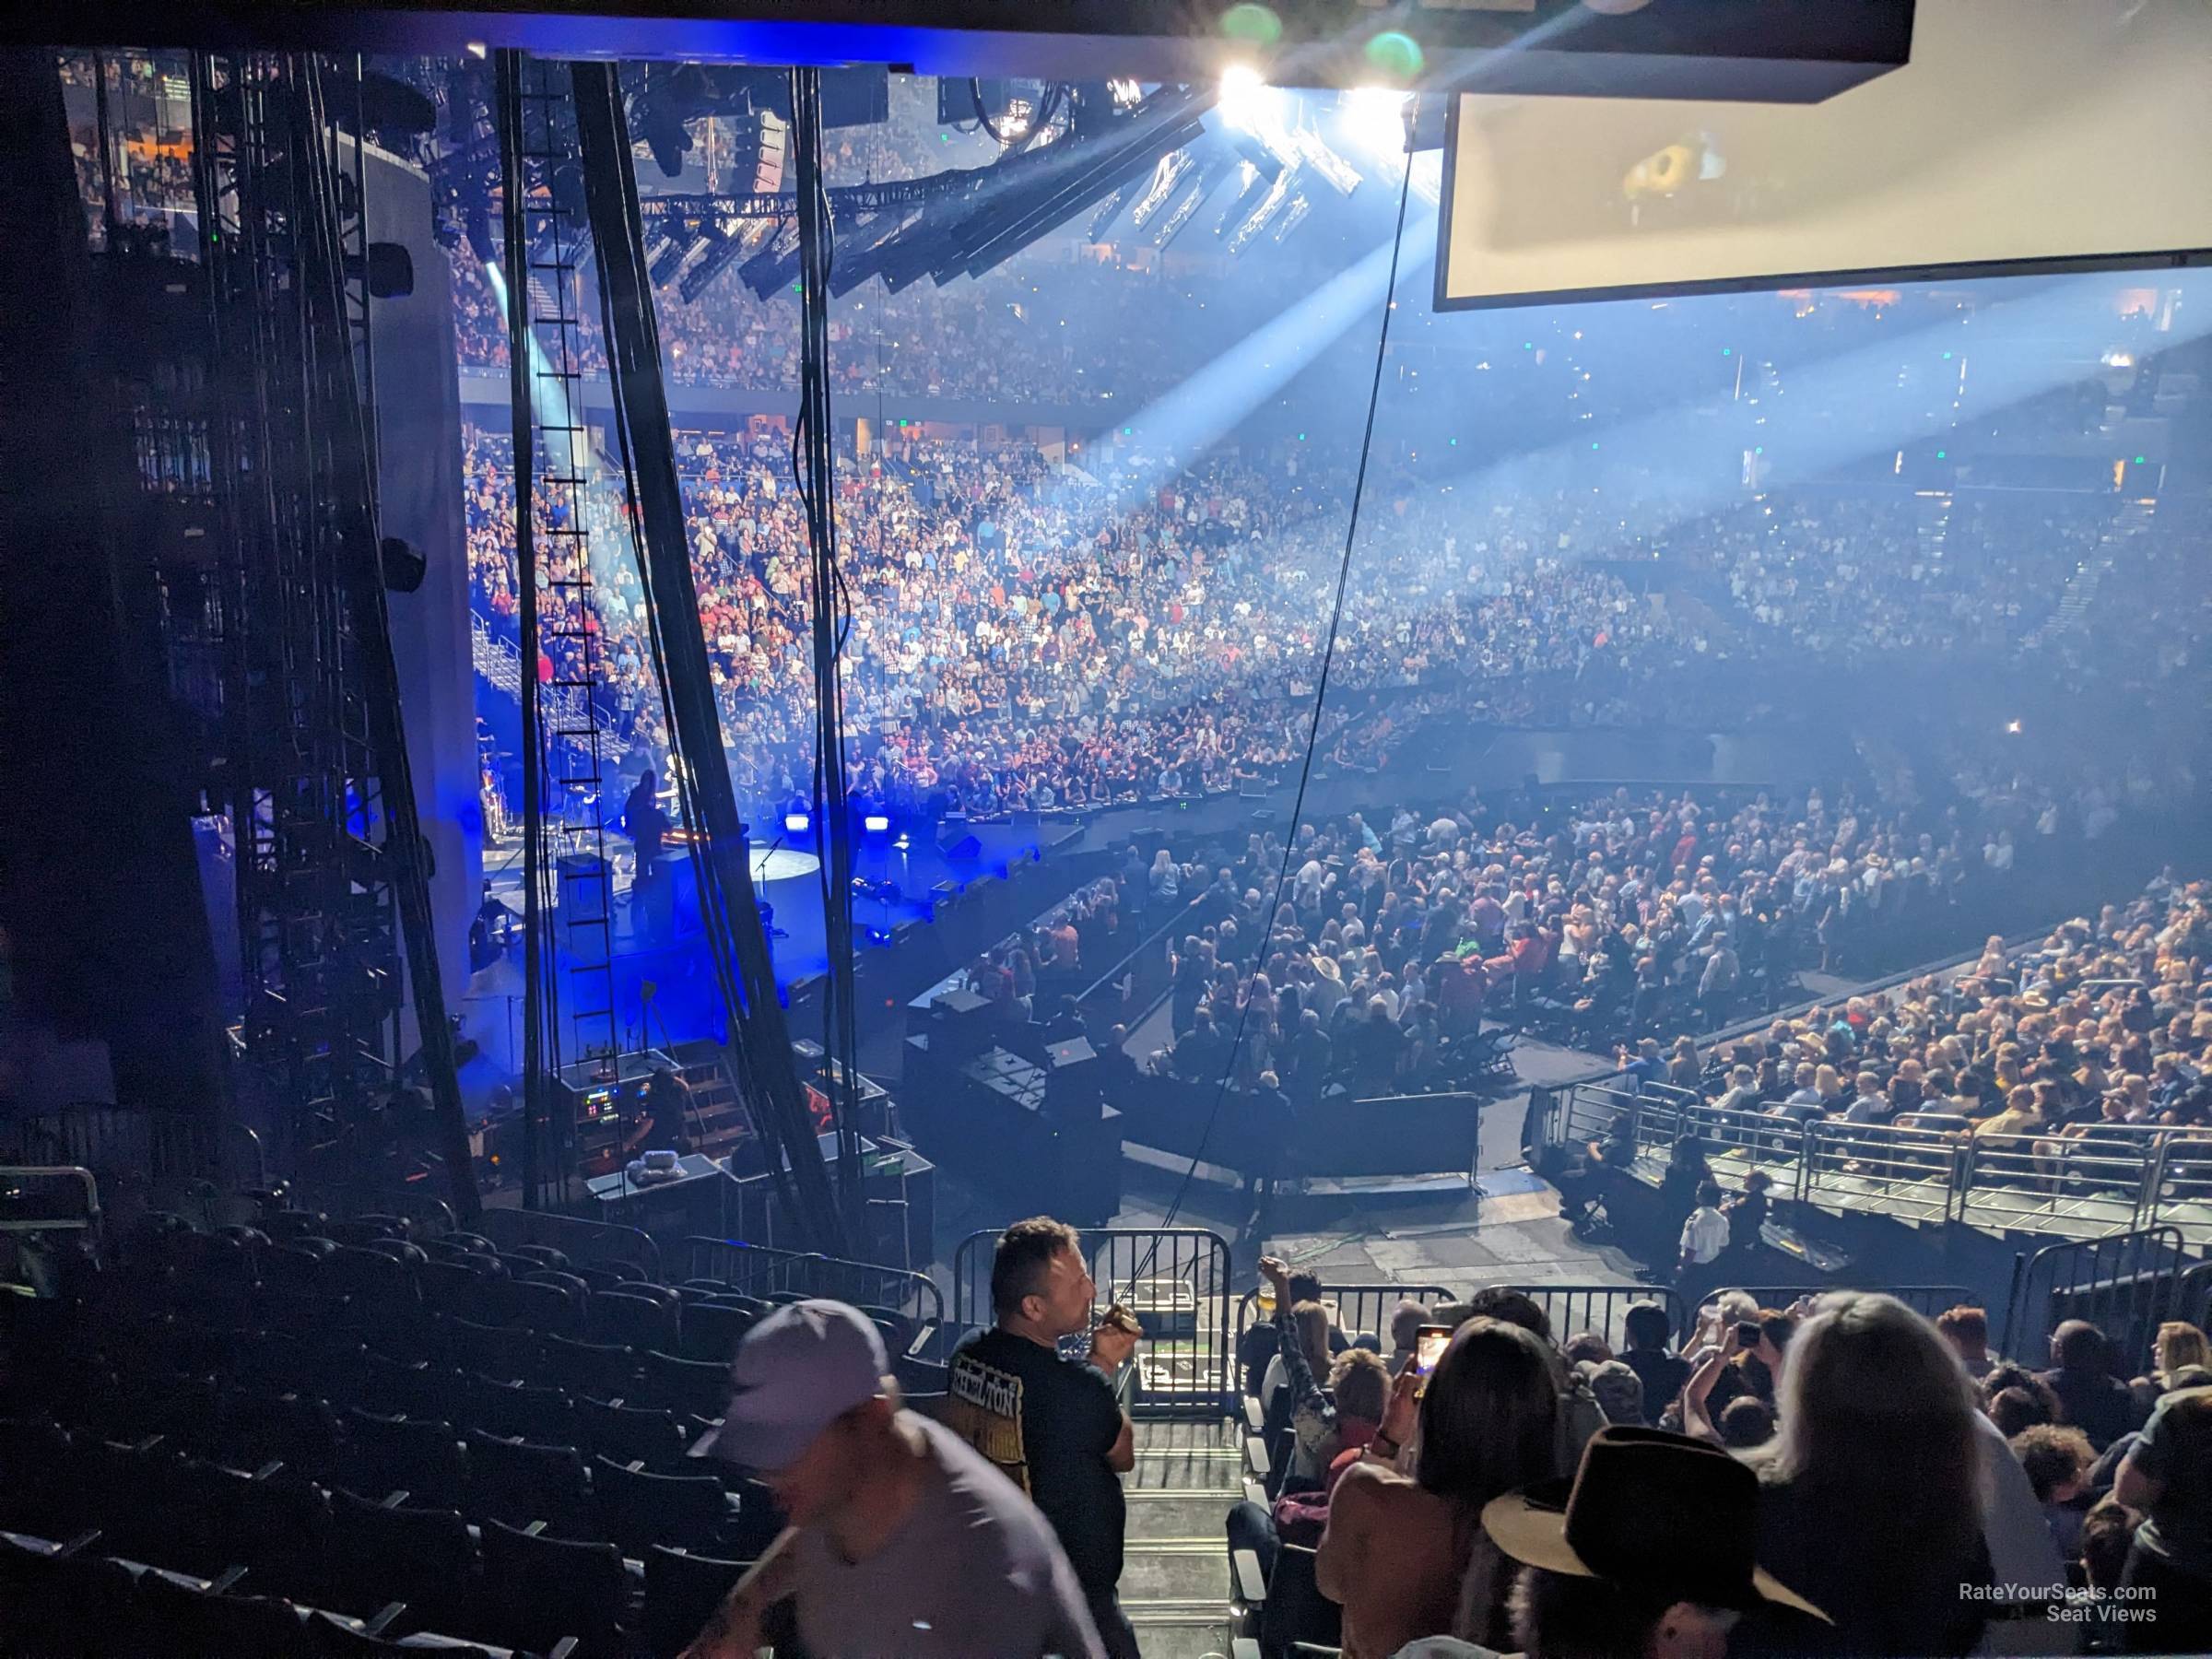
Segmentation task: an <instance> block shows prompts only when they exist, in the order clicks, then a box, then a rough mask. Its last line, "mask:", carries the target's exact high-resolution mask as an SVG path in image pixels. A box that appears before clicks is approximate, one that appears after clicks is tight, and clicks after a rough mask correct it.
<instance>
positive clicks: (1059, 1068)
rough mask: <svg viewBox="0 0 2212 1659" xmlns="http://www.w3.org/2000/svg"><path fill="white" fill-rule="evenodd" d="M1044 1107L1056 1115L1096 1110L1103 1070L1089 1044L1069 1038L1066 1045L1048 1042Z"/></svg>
mask: <svg viewBox="0 0 2212 1659" xmlns="http://www.w3.org/2000/svg"><path fill="white" fill-rule="evenodd" d="M1044 1065H1045V1072H1044V1106H1045V1110H1046V1111H1047V1112H1061V1111H1064V1110H1066V1109H1068V1108H1080V1107H1085V1106H1088V1107H1090V1108H1092V1109H1093V1110H1094V1111H1095V1110H1096V1108H1097V1105H1098V1101H1099V1099H1100V1090H1101V1088H1102V1086H1103V1083H1104V1075H1103V1074H1104V1071H1105V1068H1104V1067H1103V1066H1101V1065H1100V1064H1099V1053H1098V1051H1097V1050H1096V1049H1094V1048H1092V1047H1091V1046H1090V1042H1089V1040H1088V1038H1083V1037H1070V1038H1069V1039H1068V1040H1067V1041H1065V1042H1048V1043H1047V1044H1045V1048H1044Z"/></svg>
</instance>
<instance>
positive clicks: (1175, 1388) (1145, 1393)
mask: <svg viewBox="0 0 2212 1659" xmlns="http://www.w3.org/2000/svg"><path fill="white" fill-rule="evenodd" d="M1079 1237H1080V1240H1081V1244H1082V1250H1083V1254H1084V1258H1085V1260H1086V1261H1087V1262H1088V1265H1089V1267H1090V1276H1091V1277H1092V1279H1093V1280H1094V1281H1095V1282H1096V1283H1097V1285H1098V1298H1099V1307H1100V1311H1101V1312H1102V1311H1103V1310H1104V1309H1105V1307H1106V1306H1107V1305H1108V1304H1110V1303H1112V1302H1114V1301H1119V1302H1121V1303H1122V1304H1123V1305H1124V1307H1126V1308H1127V1309H1128V1310H1129V1311H1130V1312H1133V1313H1135V1315H1136V1317H1137V1319H1138V1320H1139V1321H1140V1322H1141V1323H1142V1324H1143V1325H1144V1327H1145V1337H1144V1340H1143V1342H1142V1343H1141V1344H1139V1346H1138V1348H1137V1357H1136V1367H1137V1376H1138V1380H1139V1383H1140V1386H1139V1388H1138V1390H1137V1392H1136V1393H1135V1395H1134V1396H1133V1397H1132V1398H1131V1400H1130V1402H1129V1405H1130V1410H1131V1411H1132V1413H1134V1414H1136V1415H1140V1416H1157V1415H1167V1414H1171V1413H1174V1412H1179V1411H1206V1412H1224V1411H1226V1410H1228V1408H1229V1403H1230V1398H1231V1395H1232V1392H1233V1383H1234V1372H1233V1367H1234V1364H1235V1360H1236V1328H1235V1326H1234V1325H1233V1324H1231V1322H1230V1261H1229V1241H1228V1240H1226V1239H1224V1238H1223V1237H1222V1236H1221V1235H1220V1234H1219V1233H1217V1232H1210V1231H1207V1230H1205V1229H1203V1228H1092V1229H1088V1230H1083V1231H1082V1232H1081V1233H1080V1235H1079ZM997 1243H998V1234H997V1233H995V1232H973V1233H970V1234H969V1235H968V1236H967V1237H966V1238H965V1239H962V1240H961V1241H960V1243H959V1249H958V1250H956V1251H955V1252H954V1253H953V1258H952V1317H953V1321H954V1323H955V1324H959V1325H960V1326H962V1327H968V1326H982V1325H987V1324H991V1323H992V1308H991V1263H992V1257H993V1254H994V1252H995V1249H996V1246H997Z"/></svg>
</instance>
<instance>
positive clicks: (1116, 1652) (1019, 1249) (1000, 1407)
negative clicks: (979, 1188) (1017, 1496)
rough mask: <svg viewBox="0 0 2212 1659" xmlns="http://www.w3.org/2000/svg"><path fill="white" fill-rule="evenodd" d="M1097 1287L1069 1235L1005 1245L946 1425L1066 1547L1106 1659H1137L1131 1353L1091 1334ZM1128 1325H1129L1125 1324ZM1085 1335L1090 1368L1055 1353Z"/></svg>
mask: <svg viewBox="0 0 2212 1659" xmlns="http://www.w3.org/2000/svg"><path fill="white" fill-rule="evenodd" d="M1097 1294H1098V1287H1097V1286H1096V1285H1095V1284H1094V1283H1093V1282H1092V1280H1091V1277H1090V1271H1089V1269H1088V1267H1086V1266H1085V1265H1084V1263H1083V1253H1082V1250H1081V1248H1080V1246H1079V1242H1078V1241H1077V1236H1076V1230H1075V1229H1074V1228H1072V1227H1069V1226H1068V1225H1067V1224H1066V1223H1065V1222H1063V1221H1054V1220H1052V1219H1051V1218H1047V1217H1044V1216H1034V1217H1031V1218H1030V1219H1029V1220H1027V1221H1017V1222H1016V1223H1015V1224H1014V1225H1013V1226H1012V1227H1009V1228H1008V1229H1006V1231H1005V1232H1004V1233H1003V1234H1001V1235H1000V1237H999V1241H998V1248H997V1252H996V1253H995V1254H994V1257H993V1259H992V1264H991V1306H992V1309H993V1312H994V1316H995V1318H996V1320H997V1323H996V1324H994V1326H993V1327H992V1328H991V1329H990V1330H988V1331H986V1332H984V1333H983V1335H981V1336H978V1337H976V1338H975V1339H974V1340H973V1341H971V1342H970V1343H968V1344H967V1345H965V1346H964V1347H962V1348H961V1349H960V1351H959V1353H957V1354H955V1355H954V1356H953V1360H952V1374H951V1377H950V1380H949V1383H948V1394H949V1398H948V1399H947V1402H946V1407H947V1408H946V1413H945V1418H944V1421H945V1425H946V1427H947V1428H948V1429H950V1430H952V1431H953V1432H954V1433H956V1434H958V1435H959V1436H960V1437H961V1438H962V1439H964V1440H966V1441H968V1442H969V1443H970V1444H971V1445H972V1446H973V1447H974V1448H975V1449H976V1450H977V1451H978V1452H981V1453H982V1454H983V1455H984V1456H985V1457H986V1458H988V1459H990V1461H991V1462H993V1463H994V1464H996V1465H998V1466H999V1467H1000V1468H1001V1469H1004V1470H1005V1471H1006V1474H1007V1475H1008V1476H1010V1477H1012V1478H1013V1479H1014V1481H1015V1482H1016V1483H1017V1484H1018V1485H1019V1486H1020V1488H1022V1490H1023V1491H1025V1492H1027V1493H1028V1494H1029V1495H1030V1498H1031V1499H1032V1500H1035V1502H1036V1504H1037V1507H1038V1508H1039V1509H1041V1510H1042V1511H1043V1512H1044V1517H1045V1519H1046V1520H1048V1521H1050V1522H1051V1523H1052V1524H1053V1532H1054V1533H1056V1534H1058V1535H1059V1538H1060V1547H1061V1548H1063V1549H1065V1551H1066V1552H1067V1559H1068V1561H1069V1562H1070V1564H1071V1565H1073V1566H1074V1568H1075V1570H1076V1577H1077V1580H1079V1581H1080V1582H1081V1583H1082V1586H1083V1594H1084V1599H1085V1600H1086V1601H1087V1602H1088V1604H1089V1606H1090V1614H1091V1618H1092V1619H1093V1620H1094V1621H1095V1622H1096V1623H1097V1625H1098V1627H1099V1634H1100V1639H1101V1640H1102V1641H1104V1643H1105V1646H1106V1652H1107V1653H1108V1654H1109V1655H1111V1659H1136V1638H1135V1635H1134V1633H1133V1632H1132V1631H1131V1630H1130V1629H1129V1621H1128V1619H1127V1618H1124V1616H1123V1614H1122V1609H1121V1604H1120V1602H1119V1601H1118V1600H1117V1599H1116V1595H1115V1586H1116V1585H1117V1584H1119V1583H1120V1582H1121V1577H1122V1529H1123V1525H1124V1502H1123V1498H1122V1483H1121V1480H1120V1478H1119V1477H1120V1476H1122V1475H1124V1474H1125V1473H1127V1472H1128V1471H1129V1470H1130V1469H1131V1468H1133V1467H1134V1466H1135V1463H1136V1453H1135V1442H1134V1440H1133V1436H1132V1430H1131V1429H1130V1427H1129V1417H1128V1414H1127V1413H1126V1412H1124V1410H1123V1409H1122V1408H1121V1405H1120V1403H1119V1402H1118V1401H1117V1400H1116V1398H1115V1397H1114V1390H1113V1386H1112V1382H1111V1381H1110V1379H1111V1378H1112V1376H1113V1375H1114V1373H1115V1372H1117V1371H1119V1370H1120V1369H1121V1367H1122V1366H1123V1365H1124V1363H1125V1362H1126V1361H1127V1360H1128V1359H1129V1357H1130V1356H1131V1355H1132V1354H1133V1353H1134V1352H1135V1348H1136V1333H1135V1332H1134V1331H1132V1330H1128V1329H1125V1328H1123V1327H1122V1326H1120V1325H1119V1324H1116V1323H1115V1322H1113V1321H1112V1320H1109V1321H1108V1322H1106V1323H1105V1324H1100V1325H1099V1326H1097V1328H1095V1329H1093V1328H1092V1304H1093V1302H1094V1300H1095V1299H1096V1297H1097ZM1124 1317H1125V1316H1124ZM1084 1330H1089V1331H1090V1354H1089V1358H1088V1362H1087V1363H1084V1364H1077V1363H1076V1362H1075V1361H1073V1360H1070V1359H1061V1358H1060V1352H1059V1341H1060V1338H1061V1337H1063V1336H1072V1335H1076V1334H1077V1333H1078V1332H1080V1331H1084Z"/></svg>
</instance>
